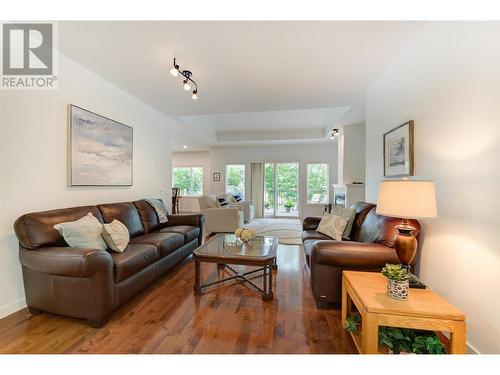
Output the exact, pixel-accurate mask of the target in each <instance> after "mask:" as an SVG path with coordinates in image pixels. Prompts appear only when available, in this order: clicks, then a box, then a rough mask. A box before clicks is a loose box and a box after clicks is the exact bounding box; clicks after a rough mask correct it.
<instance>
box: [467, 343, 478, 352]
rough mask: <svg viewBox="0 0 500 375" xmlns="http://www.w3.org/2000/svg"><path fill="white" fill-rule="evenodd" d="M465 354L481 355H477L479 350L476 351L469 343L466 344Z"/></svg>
mask: <svg viewBox="0 0 500 375" xmlns="http://www.w3.org/2000/svg"><path fill="white" fill-rule="evenodd" d="M467 354H481V353H479V350H477V349H476V348H474V347H473V346H472V345H471V344H470V343H469V342H467Z"/></svg>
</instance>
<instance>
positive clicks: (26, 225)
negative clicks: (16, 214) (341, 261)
mask: <svg viewBox="0 0 500 375" xmlns="http://www.w3.org/2000/svg"><path fill="white" fill-rule="evenodd" d="M89 212H90V213H91V214H92V215H93V216H95V217H96V218H97V219H98V220H99V221H100V222H101V223H102V222H103V219H102V216H101V213H100V212H99V210H98V209H97V207H96V206H82V207H72V208H63V209H58V210H50V211H42V212H34V213H30V214H26V215H23V216H21V217H20V218H18V219H17V220H16V222H15V223H14V230H15V231H16V235H17V238H18V239H19V242H20V243H21V245H23V246H24V247H25V248H27V249H30V250H33V249H37V248H40V247H47V246H68V244H67V243H66V241H64V238H63V237H62V235H61V234H60V233H59V232H58V231H57V230H56V229H54V225H55V224H58V223H62V222H66V221H75V220H78V219H80V218H81V217H83V216H85V215H87V214H88V213H89Z"/></svg>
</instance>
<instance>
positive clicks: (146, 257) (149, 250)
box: [111, 244, 159, 283]
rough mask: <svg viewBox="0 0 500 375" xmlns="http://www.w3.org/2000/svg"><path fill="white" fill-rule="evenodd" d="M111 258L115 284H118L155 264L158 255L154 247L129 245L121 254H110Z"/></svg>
mask: <svg viewBox="0 0 500 375" xmlns="http://www.w3.org/2000/svg"><path fill="white" fill-rule="evenodd" d="M111 258H112V259H113V268H114V271H115V283H119V282H120V281H123V280H125V279H128V278H129V277H130V276H132V275H135V274H136V273H138V272H139V271H142V270H143V269H144V268H146V267H147V266H149V265H150V264H153V263H154V262H156V261H157V260H158V258H159V254H158V249H157V248H156V246H154V245H147V244H145V245H140V244H129V245H128V246H127V248H126V249H125V251H124V252H123V253H111Z"/></svg>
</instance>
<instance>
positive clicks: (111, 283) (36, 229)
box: [14, 200, 205, 327]
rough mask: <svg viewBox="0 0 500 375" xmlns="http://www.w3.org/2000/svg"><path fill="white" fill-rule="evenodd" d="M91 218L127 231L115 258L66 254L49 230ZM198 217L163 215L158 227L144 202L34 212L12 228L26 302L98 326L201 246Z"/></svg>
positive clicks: (98, 252) (92, 252) (82, 251)
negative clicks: (115, 223)
mask: <svg viewBox="0 0 500 375" xmlns="http://www.w3.org/2000/svg"><path fill="white" fill-rule="evenodd" d="M89 212H91V213H92V214H93V215H94V216H95V217H96V218H97V219H99V221H101V222H102V223H110V222H111V221H113V219H117V220H119V221H121V222H122V223H123V224H125V225H126V227H127V228H128V230H129V232H130V237H131V239H130V243H129V245H128V247H127V248H126V249H125V251H124V252H123V253H117V252H112V251H110V252H108V251H103V250H96V249H84V248H74V247H73V248H72V247H69V246H68V244H67V243H66V242H65V241H64V239H63V238H62V236H61V235H60V234H59V232H58V231H57V230H55V229H54V228H53V226H54V224H57V223H60V222H65V221H74V220H77V219H79V218H81V217H82V216H84V215H86V214H87V213H89ZM204 221H205V218H204V216H203V215H199V214H198V215H169V216H168V222H167V223H165V224H160V222H159V221H158V217H157V215H156V212H155V210H154V209H153V208H152V207H151V205H150V204H149V203H148V202H146V201H145V200H139V201H135V202H123V203H111V204H100V205H97V206H84V207H72V208H64V209H58V210H51V211H44V212H35V213H30V214H26V215H23V216H21V217H20V218H18V219H17V220H16V222H15V223H14V230H15V232H16V235H17V238H18V239H19V258H20V261H21V264H22V272H23V280H24V290H25V294H26V303H27V305H28V308H29V310H30V311H31V312H32V313H33V314H39V313H41V312H42V311H47V312H51V313H55V314H60V315H66V316H70V317H74V318H83V319H87V320H89V322H90V325H91V326H93V327H101V326H103V325H104V324H105V323H106V322H107V321H108V320H109V318H110V316H111V313H112V311H113V310H114V309H116V308H117V307H118V306H120V305H122V304H123V303H125V302H126V301H127V300H129V299H130V298H132V297H133V296H134V295H135V294H137V293H138V292H140V291H141V290H142V289H144V287H146V286H147V285H148V284H150V283H151V282H152V281H154V280H156V279H157V278H158V277H159V276H160V275H162V274H164V273H165V272H166V271H168V270H169V269H171V268H172V267H174V266H175V265H176V264H178V263H179V262H181V261H182V260H183V259H184V258H186V257H187V256H188V255H190V254H191V253H192V252H193V250H194V249H196V248H197V247H198V246H200V245H201V243H202V240H203V225H204Z"/></svg>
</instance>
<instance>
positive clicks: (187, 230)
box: [160, 225, 200, 243]
mask: <svg viewBox="0 0 500 375" xmlns="http://www.w3.org/2000/svg"><path fill="white" fill-rule="evenodd" d="M160 232H161V233H179V234H182V235H183V236H184V243H188V242H191V241H192V240H194V239H197V238H198V236H199V235H200V228H199V227H193V226H190V225H173V226H171V227H166V228H163V229H161V230H160Z"/></svg>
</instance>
